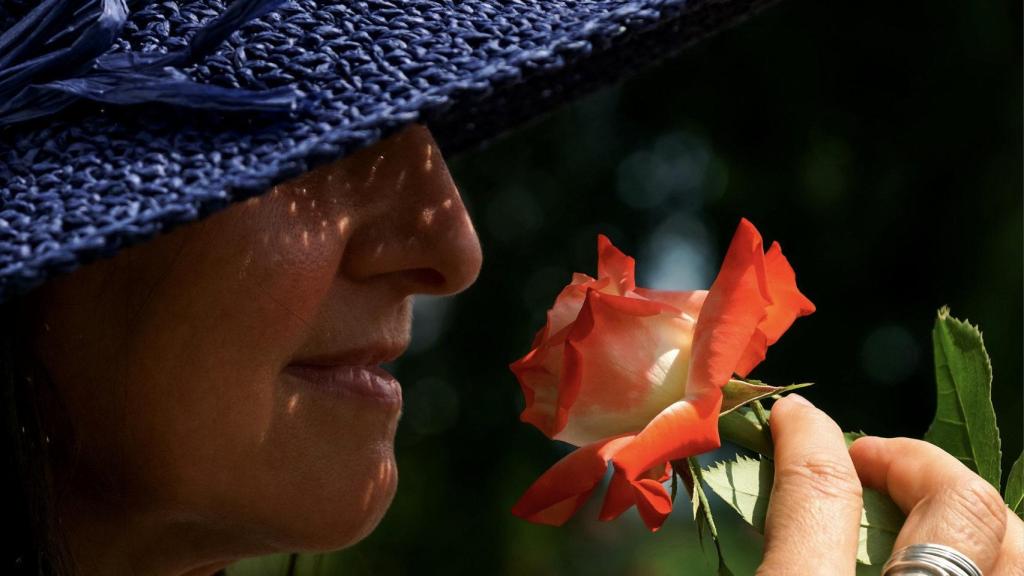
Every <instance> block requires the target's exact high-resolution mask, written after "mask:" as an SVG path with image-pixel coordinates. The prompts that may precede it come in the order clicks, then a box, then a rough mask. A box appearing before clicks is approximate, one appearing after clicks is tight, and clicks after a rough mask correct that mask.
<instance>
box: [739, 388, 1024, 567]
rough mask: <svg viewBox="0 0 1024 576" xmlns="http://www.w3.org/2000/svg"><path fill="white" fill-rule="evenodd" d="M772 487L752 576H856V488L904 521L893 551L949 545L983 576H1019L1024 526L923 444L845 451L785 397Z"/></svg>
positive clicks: (974, 478) (827, 429)
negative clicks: (893, 507) (879, 498)
mask: <svg viewBox="0 0 1024 576" xmlns="http://www.w3.org/2000/svg"><path fill="white" fill-rule="evenodd" d="M771 430H772V436H773V438H774V440H775V484H774V486H773V487H772V496H771V503H770V504H769V506H768V514H767V518H766V526H765V553H764V560H763V562H762V564H761V567H760V568H759V569H758V574H761V575H773V576H774V575H777V574H794V575H801V576H803V575H810V574H835V575H838V576H847V575H850V576H852V575H853V574H854V573H855V566H856V556H857V536H858V530H859V527H860V517H861V507H862V505H863V504H862V499H861V496H862V492H863V488H862V483H863V486H867V487H870V488H873V489H875V490H879V491H882V492H885V493H888V494H889V496H890V497H891V498H892V499H893V501H894V502H895V503H896V504H897V505H898V506H899V507H900V508H901V509H902V510H903V512H904V513H905V514H907V520H906V523H905V524H904V525H903V529H902V530H901V531H900V534H899V536H898V537H897V539H896V545H895V547H896V549H899V548H902V547H904V546H908V545H910V544H920V543H925V542H928V543H933V544H946V545H948V546H952V547H953V548H955V549H957V550H959V551H960V552H961V553H962V554H964V555H966V556H967V557H968V558H970V559H971V560H973V561H974V562H975V563H976V564H977V565H978V567H979V568H980V569H981V571H982V572H983V573H984V574H985V576H1018V575H1020V574H1024V522H1021V520H1020V519H1019V518H1017V516H1016V515H1014V514H1013V513H1012V512H1011V511H1010V509H1009V508H1008V507H1007V506H1006V505H1005V504H1003V501H1002V498H1000V496H999V493H998V492H997V491H996V490H995V489H994V488H993V487H992V486H991V485H989V484H988V483H987V482H985V481H984V480H983V479H982V478H981V477H980V476H978V475H977V474H975V473H974V472H972V471H970V470H969V469H968V468H967V467H966V466H964V465H963V464H961V463H960V462H959V461H958V460H957V459H956V458H954V457H953V456H951V455H949V454H947V453H946V452H944V451H942V450H941V449H939V448H937V447H935V446H932V445H931V444H928V443H927V442H924V441H921V440H912V439H909V438H878V437H873V436H868V437H864V438H860V439H858V440H857V441H856V442H854V443H853V445H852V446H851V447H850V449H849V451H847V449H846V443H845V442H844V440H843V434H842V431H841V430H840V429H839V426H838V425H836V423H835V422H834V421H832V419H831V418H829V417H828V415H826V414H825V413H824V412H822V411H820V410H818V409H817V408H815V407H814V406H812V405H811V404H810V403H809V402H807V400H805V399H804V398H802V397H800V396H797V395H795V394H791V395H789V396H787V397H786V398H784V399H783V400H780V401H778V402H776V403H775V405H774V406H773V407H772V420H771Z"/></svg>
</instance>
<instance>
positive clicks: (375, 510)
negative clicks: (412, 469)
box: [292, 451, 398, 552]
mask: <svg viewBox="0 0 1024 576" xmlns="http://www.w3.org/2000/svg"><path fill="white" fill-rule="evenodd" d="M365 469H367V470H368V471H370V472H371V473H370V474H366V475H364V476H363V477H361V478H352V477H351V476H350V477H349V478H347V479H346V480H347V482H345V484H344V486H342V485H340V484H339V486H338V489H337V493H336V494H335V496H334V498H333V499H328V498H327V497H326V495H324V498H320V499H316V501H315V502H312V503H311V504H312V505H311V507H310V510H309V512H308V513H307V514H301V515H297V516H296V515H295V511H293V512H292V515H293V516H292V517H293V518H294V519H295V520H296V521H298V522H299V523H300V524H299V525H294V526H293V528H295V530H294V532H293V534H295V538H294V540H295V546H294V547H292V550H302V551H304V552H329V551H332V550H340V549H342V548H347V547H349V546H352V545H354V544H356V543H358V542H359V541H361V540H363V539H364V538H366V537H367V536H369V535H370V534H371V533H372V532H373V530H374V529H375V528H376V527H377V525H378V524H380V522H381V520H382V519H383V518H384V515H385V514H386V513H387V511H388V508H389V507H390V506H391V502H392V500H393V499H394V497H395V492H396V490H397V488H398V467H397V466H396V464H395V460H394V456H393V455H391V454H390V451H389V454H388V457H387V458H384V459H382V460H380V461H378V462H377V463H376V464H375V465H371V466H367V467H366V468H365Z"/></svg>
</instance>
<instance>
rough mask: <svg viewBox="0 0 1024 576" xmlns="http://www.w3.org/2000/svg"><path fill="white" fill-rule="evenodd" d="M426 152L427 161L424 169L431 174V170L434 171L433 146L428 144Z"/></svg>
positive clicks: (424, 163)
mask: <svg viewBox="0 0 1024 576" xmlns="http://www.w3.org/2000/svg"><path fill="white" fill-rule="evenodd" d="M426 152H427V159H426V161H425V162H423V169H424V170H426V171H427V172H430V171H431V170H433V169H434V147H433V146H431V145H430V144H427V147H426Z"/></svg>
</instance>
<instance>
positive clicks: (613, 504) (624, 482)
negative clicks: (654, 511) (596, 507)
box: [597, 470, 636, 522]
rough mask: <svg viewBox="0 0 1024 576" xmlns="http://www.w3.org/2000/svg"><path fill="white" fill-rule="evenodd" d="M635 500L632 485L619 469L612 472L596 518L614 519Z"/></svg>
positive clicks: (603, 519)
mask: <svg viewBox="0 0 1024 576" xmlns="http://www.w3.org/2000/svg"><path fill="white" fill-rule="evenodd" d="M635 503H636V502H635V501H634V496H633V486H632V485H631V483H630V481H629V479H627V478H626V475H625V474H624V473H623V472H622V471H621V470H616V471H615V473H614V474H612V481H611V482H610V483H609V484H608V490H606V491H605V493H604V504H602V506H601V513H600V514H598V516H597V518H598V520H602V521H605V522H607V521H609V520H615V519H616V518H618V517H619V516H621V515H622V513H623V512H625V511H626V510H629V509H630V508H632V507H633V505H634V504H635Z"/></svg>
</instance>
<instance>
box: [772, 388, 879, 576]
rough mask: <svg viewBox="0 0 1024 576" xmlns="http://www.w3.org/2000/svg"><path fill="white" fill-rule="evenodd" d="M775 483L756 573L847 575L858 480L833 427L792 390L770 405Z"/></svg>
mask: <svg viewBox="0 0 1024 576" xmlns="http://www.w3.org/2000/svg"><path fill="white" fill-rule="evenodd" d="M771 430H772V437H773V438H774V440H775V483H774V484H773V486H772V496H771V500H770V503H769V505H768V515H767V518H766V520H765V552H764V561H763V562H762V564H761V567H760V569H759V570H758V574H771V575H775V574H836V575H839V576H844V575H852V574H854V572H855V566H856V557H857V536H858V531H859V527H860V516H861V508H862V507H863V504H862V499H861V485H860V481H859V480H858V479H857V472H856V470H855V469H854V467H853V462H852V461H851V460H850V455H849V453H847V451H846V443H845V441H844V440H843V433H842V431H841V430H840V429H839V426H837V425H836V423H835V422H833V421H832V419H831V418H829V417H828V416H827V415H826V414H825V413H824V412H822V411H820V410H818V409H817V408H815V407H814V406H812V405H811V404H810V403H809V402H807V400H805V399H803V398H802V397H799V396H797V395H796V394H790V395H789V396H787V397H785V398H783V399H782V400H779V401H778V402H776V403H775V405H774V406H772V419H771Z"/></svg>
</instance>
